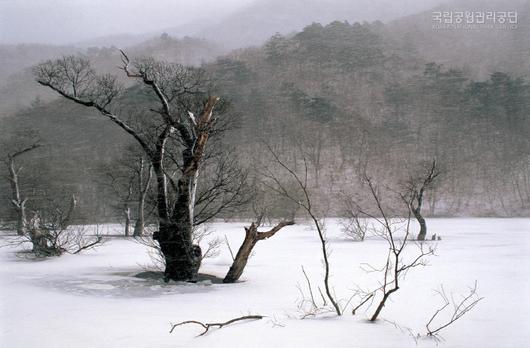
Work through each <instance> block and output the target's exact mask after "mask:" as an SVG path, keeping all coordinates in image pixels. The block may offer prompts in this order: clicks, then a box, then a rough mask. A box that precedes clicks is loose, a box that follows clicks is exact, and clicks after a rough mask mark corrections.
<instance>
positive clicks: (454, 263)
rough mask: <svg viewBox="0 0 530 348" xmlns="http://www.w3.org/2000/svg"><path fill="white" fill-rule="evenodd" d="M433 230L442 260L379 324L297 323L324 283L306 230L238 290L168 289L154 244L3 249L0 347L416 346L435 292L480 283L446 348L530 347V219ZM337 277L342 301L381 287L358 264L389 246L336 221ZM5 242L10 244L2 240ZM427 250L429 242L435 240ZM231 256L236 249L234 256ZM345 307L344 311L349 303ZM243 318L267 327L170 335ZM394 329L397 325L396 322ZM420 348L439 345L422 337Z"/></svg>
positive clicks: (263, 249) (271, 253) (332, 231)
mask: <svg viewBox="0 0 530 348" xmlns="http://www.w3.org/2000/svg"><path fill="white" fill-rule="evenodd" d="M428 224H429V234H431V233H437V234H438V235H441V236H442V241H440V242H437V252H436V253H437V256H435V257H432V258H431V259H430V266H429V267H422V268H417V269H414V270H412V271H411V273H409V274H408V275H407V277H406V279H405V280H404V281H403V282H402V284H401V288H400V290H399V291H398V292H397V293H395V294H394V295H393V296H392V297H391V301H390V302H389V303H388V304H387V306H386V307H385V308H384V310H383V312H382V316H381V317H382V318H384V319H386V320H388V321H385V320H380V321H378V322H377V323H375V324H372V323H369V322H368V321H367V318H368V316H369V314H371V313H372V312H373V310H374V306H375V305H374V306H372V307H369V308H365V307H363V308H362V310H360V312H359V313H358V314H357V315H356V316H352V315H351V314H350V313H349V311H348V312H346V313H345V315H344V316H343V317H336V316H333V315H329V314H328V315H323V316H318V317H316V318H308V319H304V320H301V319H300V315H301V313H300V312H299V311H298V310H297V302H298V301H299V300H300V294H299V291H298V288H297V284H300V285H302V286H304V284H305V280H304V277H303V273H302V271H301V265H303V266H304V268H305V270H306V272H307V273H308V275H309V277H310V278H311V280H312V281H313V283H314V285H315V286H317V285H320V284H321V279H322V273H323V270H322V265H321V261H320V259H321V257H320V250H319V241H318V238H317V236H316V234H315V232H314V231H312V230H311V229H310V228H309V227H308V226H304V225H296V226H293V227H287V228H285V229H284V230H282V231H281V232H279V233H278V234H277V235H276V236H274V237H273V238H271V239H269V240H265V241H261V242H259V243H258V245H257V246H256V249H255V255H254V256H253V257H252V258H251V259H250V261H249V264H248V266H247V268H246V271H245V273H244V274H243V277H242V282H240V283H237V284H228V285H225V284H216V283H214V284H212V283H211V282H208V281H206V282H201V283H198V284H175V283H172V284H164V283H163V282H161V281H160V280H157V279H144V278H138V277H135V275H136V274H138V273H140V272H142V271H144V270H143V268H142V266H143V265H146V264H149V263H150V262H151V261H150V258H149V256H148V255H147V253H146V247H145V246H143V245H141V244H138V243H136V242H134V241H132V240H127V239H122V238H110V240H109V241H108V242H107V243H106V244H104V245H103V246H101V247H100V248H98V249H97V250H93V251H89V252H86V253H84V254H81V255H66V256H63V257H60V258H50V259H47V260H44V261H31V260H29V259H26V258H21V257H19V256H17V255H16V254H15V253H14V251H15V249H13V248H0V311H1V316H0V330H1V336H0V346H2V347H9V348H12V347H24V348H26V347H68V348H71V347H129V348H130V347H190V346H194V347H414V346H416V343H415V340H414V339H412V338H411V336H410V333H409V331H408V329H410V330H411V331H412V332H419V333H424V332H425V323H426V321H427V320H428V318H429V317H430V316H431V315H432V313H433V312H434V311H435V310H436V308H437V307H438V306H439V304H440V300H439V298H438V297H436V295H435V293H434V291H433V289H436V288H437V287H439V285H440V284H443V285H444V287H445V289H446V291H447V292H454V293H455V294H464V293H466V292H467V289H468V286H472V285H473V283H474V281H475V280H477V281H478V292H479V294H480V296H483V297H484V299H483V300H482V301H481V302H480V303H479V304H478V305H477V307H476V308H475V309H474V310H473V311H472V312H470V313H469V314H468V315H467V316H465V317H463V318H462V319H461V320H460V321H458V322H456V323H455V324H454V325H453V326H451V327H449V328H447V330H446V331H445V332H443V333H442V336H443V338H444V339H445V341H444V342H442V343H441V345H442V346H445V347H477V348H478V347H492V348H493V347H495V348H497V347H525V346H526V347H528V346H529V345H530V235H529V233H530V219H431V220H429V221H428ZM244 225H245V224H244V223H218V224H214V226H213V228H215V229H216V231H217V233H218V235H219V236H220V237H222V238H224V235H226V236H227V237H228V238H229V240H230V244H231V245H232V248H233V249H237V247H238V245H239V243H240V241H241V240H242V238H243V235H244V232H243V226H244ZM327 231H328V232H327V233H328V237H329V240H330V247H331V249H332V254H331V267H332V275H333V276H332V278H331V284H332V285H333V288H334V290H335V292H336V294H337V297H338V298H340V299H342V300H343V301H344V302H345V301H346V300H347V299H348V298H349V297H350V296H351V295H352V293H353V292H352V289H354V288H355V287H356V286H357V285H358V286H365V287H366V286H370V285H373V284H375V283H376V281H377V279H379V278H380V276H381V275H380V274H375V273H370V274H367V273H365V272H364V271H363V270H362V269H361V268H360V265H361V264H362V263H370V264H372V265H374V266H381V265H382V264H383V262H384V260H385V257H386V251H385V250H386V244H385V242H384V241H382V240H378V239H373V238H372V239H369V240H367V241H365V242H363V243H356V242H352V241H349V240H347V239H345V238H343V237H342V236H341V234H340V231H339V227H338V226H337V222H336V221H328V223H327ZM5 238H6V237H2V240H5ZM429 243H430V242H429ZM234 251H235V250H234ZM230 264H231V258H230V254H229V252H228V249H227V248H226V247H225V246H222V247H221V254H220V255H219V256H218V257H215V258H211V259H207V260H205V261H204V263H203V267H202V269H201V272H202V273H207V274H211V275H216V276H218V277H223V276H224V275H225V273H226V271H227V270H228V268H229V266H230ZM344 302H343V304H344ZM245 314H261V315H265V316H267V318H264V319H263V320H260V321H253V322H244V323H236V324H233V325H231V326H226V327H225V328H223V329H221V330H215V329H213V330H212V331H211V332H209V333H208V334H207V335H205V336H202V337H198V338H196V337H195V336H196V335H198V334H199V333H200V332H201V328H200V327H198V326H194V325H188V326H183V327H179V328H176V329H175V331H174V332H173V333H172V334H169V329H170V323H176V322H180V321H184V320H190V319H194V320H200V321H205V322H213V321H225V320H228V319H231V318H234V317H237V316H241V315H245ZM390 321H391V322H395V323H397V324H398V325H399V326H400V327H401V328H397V327H396V326H394V325H393V324H391V323H390ZM417 344H418V345H419V346H425V347H431V346H435V345H436V343H435V342H434V341H433V340H429V339H420V340H419V341H418V343H417Z"/></svg>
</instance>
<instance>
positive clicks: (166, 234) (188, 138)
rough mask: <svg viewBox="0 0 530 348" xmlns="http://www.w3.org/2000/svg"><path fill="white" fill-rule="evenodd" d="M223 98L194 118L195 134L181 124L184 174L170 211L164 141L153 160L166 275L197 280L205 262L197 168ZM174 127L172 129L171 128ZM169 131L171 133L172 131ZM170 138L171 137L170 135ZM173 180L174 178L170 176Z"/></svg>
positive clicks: (209, 103) (210, 101)
mask: <svg viewBox="0 0 530 348" xmlns="http://www.w3.org/2000/svg"><path fill="white" fill-rule="evenodd" d="M218 100H219V98H217V97H210V98H208V101H207V103H206V105H205V106H204V109H203V111H202V114H201V115H200V117H199V118H198V119H195V117H193V118H192V122H193V123H194V133H195V134H194V135H192V134H191V133H190V131H189V130H188V129H187V128H185V127H182V126H179V127H177V130H178V131H179V132H180V135H181V138H182V139H183V140H184V145H185V148H184V150H183V151H182V159H183V166H182V174H181V176H180V177H179V179H178V180H177V182H176V183H175V182H174V181H171V183H172V186H174V188H175V192H176V193H177V197H176V200H175V203H174V204H173V207H172V208H173V209H172V213H171V214H170V211H169V206H168V202H167V193H166V192H167V177H166V175H165V172H164V168H163V157H164V151H163V148H164V146H163V145H164V142H165V139H164V140H162V139H161V141H160V142H159V144H158V145H157V149H159V150H158V151H157V152H156V156H155V158H154V159H153V160H152V163H153V170H154V172H155V176H156V178H157V183H158V188H157V192H158V198H157V206H158V215H159V219H160V231H159V233H157V234H156V235H154V236H153V238H155V239H156V240H157V241H158V243H159V244H160V249H161V251H162V253H163V254H164V257H165V261H166V269H165V272H164V274H165V279H166V280H169V279H173V280H187V281H195V280H196V279H197V276H198V273H199V267H200V265H201V259H202V251H201V248H200V247H199V246H198V245H194V244H193V239H192V232H193V217H192V215H193V208H194V207H195V201H194V194H193V190H194V188H195V185H196V180H197V172H198V170H199V165H200V162H201V160H202V158H203V156H204V150H205V148H206V143H207V142H208V138H209V136H210V132H211V129H212V126H213V120H212V112H213V108H214V106H215V104H216V103H217V101H218ZM171 129H172V127H171V128H170V129H168V132H170V131H171ZM168 135H169V133H168ZM166 138H167V137H166ZM170 180H172V179H171V178H170Z"/></svg>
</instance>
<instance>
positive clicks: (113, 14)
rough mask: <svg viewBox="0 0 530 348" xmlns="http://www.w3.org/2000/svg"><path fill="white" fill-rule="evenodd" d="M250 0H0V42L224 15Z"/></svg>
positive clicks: (68, 38) (57, 40) (73, 37)
mask: <svg viewBox="0 0 530 348" xmlns="http://www.w3.org/2000/svg"><path fill="white" fill-rule="evenodd" d="M252 1H253V0H0V43H20V42H39V43H53V44H65V43H71V42H77V41H82V40H87V39H91V38H95V37H100V36H106V35H113V34H123V33H132V34H139V33H145V32H149V31H156V30H160V29H164V28H168V27H173V26H178V25H181V24H184V23H187V22H190V21H193V20H195V19H198V18H201V19H202V18H205V17H208V16H215V15H224V14H226V13H228V12H231V11H234V10H235V9H237V8H238V7H241V6H244V5H245V4H248V3H250V2H252Z"/></svg>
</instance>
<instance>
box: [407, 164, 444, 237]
mask: <svg viewBox="0 0 530 348" xmlns="http://www.w3.org/2000/svg"><path fill="white" fill-rule="evenodd" d="M439 175H440V172H439V171H438V170H437V168H436V160H433V161H432V164H431V165H430V167H429V169H428V171H427V172H426V173H424V174H421V175H420V176H418V177H415V178H410V179H409V180H408V181H407V182H406V185H405V186H406V190H407V191H408V192H407V195H408V196H409V205H410V210H411V212H412V214H413V215H414V217H415V218H416V220H417V221H418V223H419V225H420V232H419V233H418V238H417V239H418V240H419V241H424V240H425V238H426V237H427V223H426V222H425V218H424V217H423V215H422V213H421V209H422V205H423V199H424V196H425V191H427V190H430V189H433V187H434V180H435V179H436V178H437V177H438V176H439Z"/></svg>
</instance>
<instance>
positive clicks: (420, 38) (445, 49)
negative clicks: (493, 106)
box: [386, 0, 530, 77]
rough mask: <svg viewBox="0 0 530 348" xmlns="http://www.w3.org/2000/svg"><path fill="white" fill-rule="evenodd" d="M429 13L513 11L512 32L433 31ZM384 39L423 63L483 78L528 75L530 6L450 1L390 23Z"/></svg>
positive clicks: (516, 0) (518, 0) (515, 1)
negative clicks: (502, 74) (500, 74)
mask: <svg viewBox="0 0 530 348" xmlns="http://www.w3.org/2000/svg"><path fill="white" fill-rule="evenodd" d="M433 11H449V12H451V11H453V12H456V11H483V12H485V11H516V12H517V13H518V24H517V28H516V29H512V30H510V29H489V28H484V29H445V30H444V29H433V19H432V12H433ZM386 28H387V29H388V32H387V35H388V37H391V38H392V39H393V40H396V41H397V42H398V46H399V47H406V48H407V50H409V51H412V52H414V54H417V55H419V56H421V57H422V58H424V59H425V60H426V61H434V62H437V63H440V64H444V65H447V66H459V67H464V68H466V69H468V70H469V71H471V72H473V73H474V74H475V75H476V76H480V77H485V76H487V75H488V74H489V73H491V72H493V71H497V70H498V71H507V72H508V71H509V72H513V73H517V74H520V75H524V74H529V73H530V60H529V59H528V56H529V55H530V2H528V1H527V0H512V1H498V0H495V1H491V0H490V1H453V2H448V3H445V4H443V5H440V6H437V7H435V8H433V9H430V10H428V11H424V12H421V13H418V14H414V15H411V16H407V17H404V18H400V19H397V20H394V21H392V22H390V23H388V25H387V26H386Z"/></svg>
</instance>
